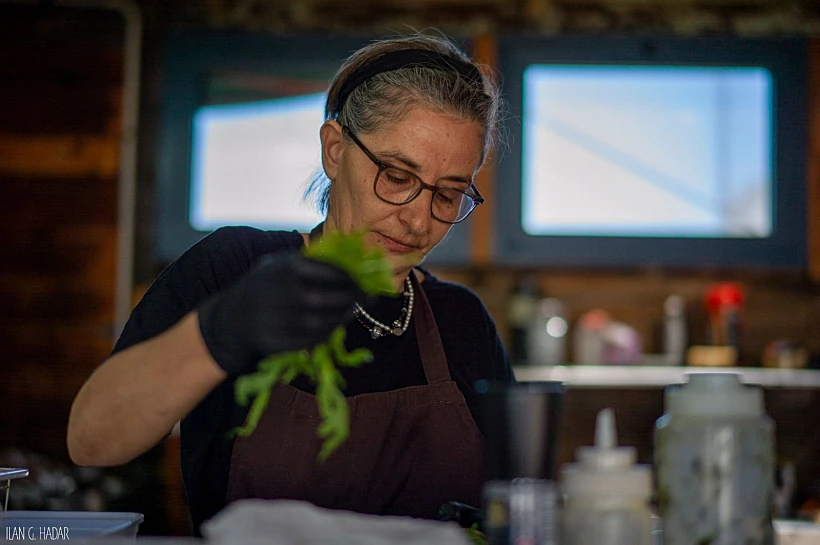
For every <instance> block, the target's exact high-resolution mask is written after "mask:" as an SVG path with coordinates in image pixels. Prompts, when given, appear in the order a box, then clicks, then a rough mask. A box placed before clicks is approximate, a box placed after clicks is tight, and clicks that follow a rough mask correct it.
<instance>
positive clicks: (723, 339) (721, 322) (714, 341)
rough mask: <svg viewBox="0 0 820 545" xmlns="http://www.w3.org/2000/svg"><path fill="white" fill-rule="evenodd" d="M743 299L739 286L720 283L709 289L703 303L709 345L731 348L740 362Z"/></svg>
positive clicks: (741, 358) (733, 283)
mask: <svg viewBox="0 0 820 545" xmlns="http://www.w3.org/2000/svg"><path fill="white" fill-rule="evenodd" d="M744 298H745V297H744V293H743V288H742V286H741V285H740V284H737V283H735V282H721V283H719V284H715V285H713V286H711V287H710V288H709V290H708V291H707V292H706V301H705V303H706V312H707V313H708V315H709V332H708V333H709V335H708V337H709V344H710V345H712V346H731V347H733V348H734V349H735V353H736V354H737V358H738V360H740V361H741V362H742V360H743V357H742V354H741V350H740V328H741V312H742V311H743V301H744Z"/></svg>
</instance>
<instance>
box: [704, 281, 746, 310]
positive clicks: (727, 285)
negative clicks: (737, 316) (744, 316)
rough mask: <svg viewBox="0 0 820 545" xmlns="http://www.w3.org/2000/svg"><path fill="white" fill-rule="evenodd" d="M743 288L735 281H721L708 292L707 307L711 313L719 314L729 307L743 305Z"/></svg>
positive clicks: (740, 306)
mask: <svg viewBox="0 0 820 545" xmlns="http://www.w3.org/2000/svg"><path fill="white" fill-rule="evenodd" d="M743 300H744V297H743V288H742V287H741V285H740V284H737V283H735V282H721V283H720V284H715V285H714V286H712V287H710V288H709V290H708V291H707V292H706V309H707V310H708V311H709V314H713V315H714V314H718V313H720V311H721V310H723V309H725V308H727V307H729V308H736V309H740V308H742V307H743Z"/></svg>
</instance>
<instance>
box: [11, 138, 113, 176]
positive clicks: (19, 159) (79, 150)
mask: <svg viewBox="0 0 820 545" xmlns="http://www.w3.org/2000/svg"><path fill="white" fill-rule="evenodd" d="M0 150H3V153H0V175H3V174H6V175H25V176H43V177H50V176H51V177H57V178H76V177H83V176H99V177H102V178H112V177H116V176H117V172H118V169H119V142H118V141H117V139H116V138H112V137H111V136H110V135H101V136H77V135H71V136H62V135H57V136H22V135H16V134H0Z"/></svg>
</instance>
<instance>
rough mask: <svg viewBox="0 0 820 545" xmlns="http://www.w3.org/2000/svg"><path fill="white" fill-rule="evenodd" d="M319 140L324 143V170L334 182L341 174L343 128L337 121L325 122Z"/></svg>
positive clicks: (320, 130)
mask: <svg viewBox="0 0 820 545" xmlns="http://www.w3.org/2000/svg"><path fill="white" fill-rule="evenodd" d="M319 139H320V140H321V142H322V168H323V169H324V171H325V175H326V176H327V177H328V179H329V180H331V181H333V180H335V179H336V174H337V173H338V172H339V159H340V158H341V156H342V149H343V146H342V126H341V125H339V123H337V122H336V121H332V120H328V121H325V122H324V124H322V128H321V129H319Z"/></svg>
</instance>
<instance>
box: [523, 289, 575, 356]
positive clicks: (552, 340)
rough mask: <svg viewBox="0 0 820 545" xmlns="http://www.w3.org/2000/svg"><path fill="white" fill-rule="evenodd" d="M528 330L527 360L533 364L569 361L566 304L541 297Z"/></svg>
mask: <svg viewBox="0 0 820 545" xmlns="http://www.w3.org/2000/svg"><path fill="white" fill-rule="evenodd" d="M533 314H534V316H533V318H532V320H531V321H530V327H529V331H528V332H527V360H528V362H529V363H530V364H531V365H561V364H564V363H567V359H566V355H567V354H566V352H567V346H566V345H567V339H566V337H567V332H568V331H569V325H568V324H567V320H566V318H565V316H564V305H563V304H562V303H561V301H559V300H558V299H555V298H549V299H541V300H540V301H538V302H537V303H536V305H535V312H534V313H533Z"/></svg>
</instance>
